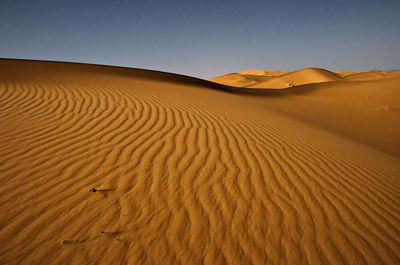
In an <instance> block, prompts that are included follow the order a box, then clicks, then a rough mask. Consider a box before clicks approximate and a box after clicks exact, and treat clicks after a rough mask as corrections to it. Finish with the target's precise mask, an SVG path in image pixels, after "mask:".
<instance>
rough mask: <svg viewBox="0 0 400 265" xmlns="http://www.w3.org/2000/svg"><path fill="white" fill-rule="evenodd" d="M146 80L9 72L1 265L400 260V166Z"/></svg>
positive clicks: (0, 133)
mask: <svg viewBox="0 0 400 265" xmlns="http://www.w3.org/2000/svg"><path fill="white" fill-rule="evenodd" d="M150 81H151V80H150ZM150 81H149V80H142V81H141V80H139V81H138V79H135V78H129V77H124V76H110V77H103V76H101V75H98V76H97V75H88V76H84V75H82V76H81V77H80V76H79V75H77V77H74V78H64V79H63V78H46V79H45V78H43V79H34V78H33V79H29V78H26V79H25V80H22V81H18V82H17V81H15V80H7V79H4V80H1V83H0V183H1V185H0V192H1V197H0V207H1V211H0V238H1V243H0V246H1V247H0V263H1V264H332V265H334V264H400V207H399V206H400V181H399V178H398V177H399V175H398V173H399V171H397V172H393V170H391V169H389V168H384V167H382V166H380V164H379V163H368V162H365V161H363V160H358V159H357V157H356V156H355V155H353V154H350V153H344V152H341V151H340V150H337V149H335V147H334V146H332V145H329V144H328V143H324V142H323V141H322V140H320V141H319V140H315V139H314V138H312V137H311V136H310V137H308V136H307V135H302V134H301V133H296V132H294V131H290V130H286V129H285V128H280V127H278V126H275V125H274V124H272V123H270V122H268V120H269V119H270V117H272V116H273V115H274V114H272V113H265V119H264V120H262V119H256V120H252V119H250V118H249V119H245V118H243V117H242V116H240V115H236V114H235V108H234V107H232V109H230V110H226V108H225V109H224V108H221V109H219V108H218V106H216V107H215V108H209V107H208V105H207V104H206V103H204V104H202V103H201V102H199V101H201V99H198V98H196V96H193V97H191V96H190V93H191V90H195V91H196V93H208V95H209V97H210V98H213V100H216V99H218V100H221V102H225V103H226V102H227V101H229V100H231V99H230V98H234V100H240V97H241V96H237V95H232V94H228V93H225V92H220V91H213V90H207V88H202V87H196V86H193V87H191V86H189V85H184V86H183V85H181V84H174V83H171V82H162V81H154V82H153V81H151V82H150ZM152 87H154V89H153V88H152ZM169 88H170V90H168V89H169ZM199 91H200V92H199ZM185 93H186V94H188V96H185ZM225 103H224V104H225ZM263 115H264V114H263ZM268 115H269V116H268ZM93 187H95V188H97V189H98V192H95V193H92V192H89V189H90V188H93Z"/></svg>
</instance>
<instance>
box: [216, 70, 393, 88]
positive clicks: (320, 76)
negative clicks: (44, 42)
mask: <svg viewBox="0 0 400 265" xmlns="http://www.w3.org/2000/svg"><path fill="white" fill-rule="evenodd" d="M252 77H253V78H252ZM254 77H256V78H254ZM393 78H395V79H397V78H400V71H392V72H389V71H379V70H371V71H368V72H360V73H356V72H337V73H333V72H330V71H327V70H325V69H319V68H304V69H301V70H298V71H295V72H284V71H269V70H254V69H250V70H245V71H242V72H240V73H232V74H228V75H223V76H219V77H214V78H211V79H210V81H212V82H215V83H219V84H223V85H228V86H234V87H248V88H270V89H277V88H278V89H281V88H288V87H292V86H298V85H305V84H313V83H324V82H333V81H371V80H378V79H393Z"/></svg>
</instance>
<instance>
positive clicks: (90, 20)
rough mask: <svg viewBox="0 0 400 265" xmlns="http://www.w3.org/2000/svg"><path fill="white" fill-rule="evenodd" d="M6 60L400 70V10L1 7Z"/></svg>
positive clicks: (280, 1) (283, 2)
mask: <svg viewBox="0 0 400 265" xmlns="http://www.w3.org/2000/svg"><path fill="white" fill-rule="evenodd" d="M0 36H1V38H0V57H6V58H27V59H42V60H57V61H73V62H86V63H97V64H108V65H119V66H128V67H137V68H146V69H154V70H160V71H167V72H174V73H181V74H186V75H191V76H197V77H201V78H210V77H213V76H217V75H221V74H225V73H231V72H238V71H241V70H244V69H248V68H255V69H276V70H297V69H300V68H304V67H321V68H326V69H328V70H332V71H364V70H370V69H374V68H377V69H383V70H385V69H396V68H397V69H398V68H400V1H399V0H371V1H370V0H365V1H362V0H356V1H351V0H348V1H342V0H330V1H323V0H320V1H316V0H311V1H300V0H297V1H295V0H293V1H292V0H277V1H266V0H264V1H256V0H240V1H236V0H231V1H226V0H213V1H211V0H180V1H179V0H169V1H168V0H164V1H161V0H158V1H156V0H141V1H125V0H109V1H104V0H98V1H90V0H86V1H85V0H81V1H74V0H69V1H57V0H52V1H42V0H29V1H24V0H1V1H0Z"/></svg>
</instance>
